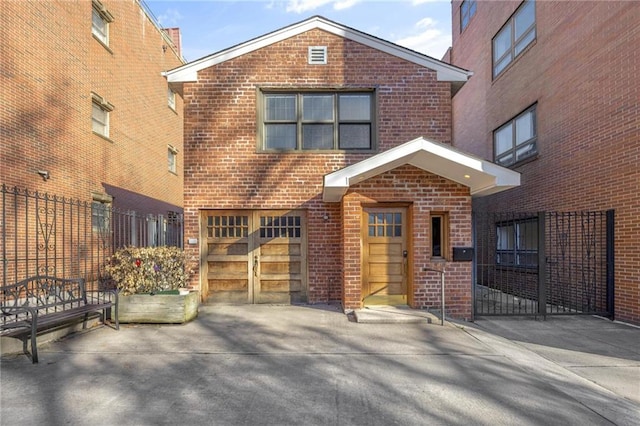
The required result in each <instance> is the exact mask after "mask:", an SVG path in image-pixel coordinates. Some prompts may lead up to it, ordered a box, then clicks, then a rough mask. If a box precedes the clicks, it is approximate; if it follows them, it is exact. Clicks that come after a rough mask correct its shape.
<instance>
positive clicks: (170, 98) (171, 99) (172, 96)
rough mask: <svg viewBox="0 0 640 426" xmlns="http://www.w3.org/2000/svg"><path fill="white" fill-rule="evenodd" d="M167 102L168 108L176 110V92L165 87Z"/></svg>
mask: <svg viewBox="0 0 640 426" xmlns="http://www.w3.org/2000/svg"><path fill="white" fill-rule="evenodd" d="M167 103H168V105H169V108H171V109H172V110H174V111H175V110H176V92H174V91H173V90H171V89H167Z"/></svg>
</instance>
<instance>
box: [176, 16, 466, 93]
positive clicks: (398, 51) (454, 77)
mask: <svg viewBox="0 0 640 426" xmlns="http://www.w3.org/2000/svg"><path fill="white" fill-rule="evenodd" d="M313 29H321V30H323V31H326V32H328V33H331V34H335V35H337V36H340V37H343V38H345V39H348V40H352V41H355V42H358V43H361V44H363V45H365V46H369V47H371V48H373V49H377V50H380V51H382V52H385V53H388V54H390V55H393V56H396V57H398V58H402V59H405V60H407V61H409V62H413V63H415V64H417V65H421V66H424V67H425V68H429V69H432V70H434V71H436V73H437V78H438V80H439V81H450V82H452V83H454V84H456V83H457V85H461V84H463V83H464V82H466V81H467V80H468V79H469V77H470V76H471V75H472V74H473V73H472V72H471V71H467V70H464V69H462V68H459V67H456V66H453V65H450V64H447V63H445V62H442V61H439V60H437V59H434V58H432V57H430V56H427V55H423V54H421V53H418V52H416V51H414V50H411V49H407V48H405V47H402V46H399V45H397V44H394V43H391V42H389V41H386V40H383V39H380V38H378V37H374V36H372V35H369V34H366V33H363V32H361V31H358V30H355V29H353V28H349V27H347V26H344V25H341V24H338V23H337V22H333V21H330V20H328V19H326V18H323V17H322V16H314V17H311V18H309V19H307V20H304V21H301V22H298V23H296V24H293V25H290V26H288V27H284V28H281V29H279V30H276V31H273V32H271V33H268V34H265V35H263V36H260V37H257V38H254V39H252V40H249V41H247V42H244V43H241V44H238V45H236V46H233V47H230V48H228V49H225V50H221V51H219V52H217V53H213V54H211V55H208V56H205V57H203V58H200V59H197V60H195V61H192V62H189V63H187V64H185V65H182V66H180V67H178V68H175V69H172V70H170V71H167V72H165V73H163V75H164V76H166V77H167V81H168V82H169V83H170V84H171V83H174V84H175V83H185V82H194V81H197V79H198V71H200V70H203V69H205V68H209V67H211V66H213V65H217V64H220V63H222V62H225V61H228V60H230V59H234V58H237V57H239V56H241V55H244V54H247V53H250V52H253V51H255V50H258V49H261V48H263V47H266V46H269V45H271V44H274V43H277V42H279V41H282V40H286V39H288V38H290V37H293V36H296V35H298V34H302V33H304V32H307V31H309V30H313Z"/></svg>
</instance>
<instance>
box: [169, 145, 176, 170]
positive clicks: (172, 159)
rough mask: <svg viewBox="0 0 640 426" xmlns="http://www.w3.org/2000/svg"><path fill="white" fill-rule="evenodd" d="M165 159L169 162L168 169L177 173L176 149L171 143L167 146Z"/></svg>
mask: <svg viewBox="0 0 640 426" xmlns="http://www.w3.org/2000/svg"><path fill="white" fill-rule="evenodd" d="M167 161H168V163H169V171H170V172H171V173H177V162H178V150H177V149H176V148H175V147H174V146H172V145H169V146H168V147H167Z"/></svg>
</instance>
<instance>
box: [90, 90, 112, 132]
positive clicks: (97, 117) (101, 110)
mask: <svg viewBox="0 0 640 426" xmlns="http://www.w3.org/2000/svg"><path fill="white" fill-rule="evenodd" d="M91 100H92V104H91V107H92V110H91V123H92V129H93V132H94V133H97V134H99V135H100V136H104V137H105V138H108V137H109V113H110V112H111V111H113V105H111V104H110V103H109V102H107V101H105V100H104V98H102V97H101V96H99V95H97V94H95V93H92V94H91Z"/></svg>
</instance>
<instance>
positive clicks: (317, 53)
mask: <svg viewBox="0 0 640 426" xmlns="http://www.w3.org/2000/svg"><path fill="white" fill-rule="evenodd" d="M326 63H327V46H309V64H310V65H324V64H326Z"/></svg>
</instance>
